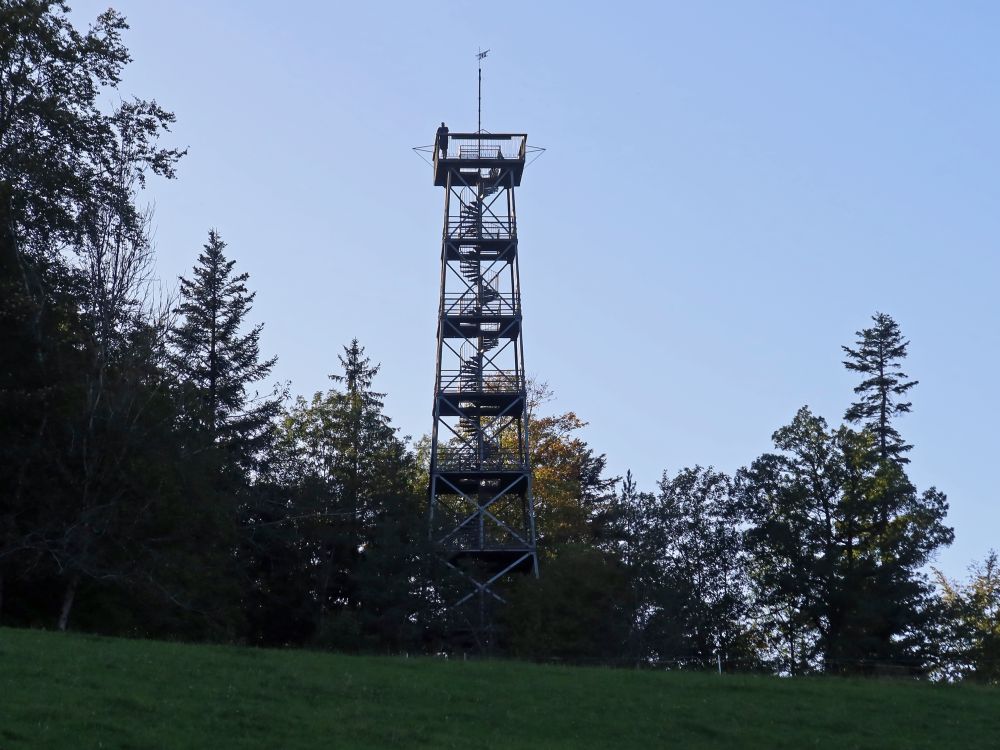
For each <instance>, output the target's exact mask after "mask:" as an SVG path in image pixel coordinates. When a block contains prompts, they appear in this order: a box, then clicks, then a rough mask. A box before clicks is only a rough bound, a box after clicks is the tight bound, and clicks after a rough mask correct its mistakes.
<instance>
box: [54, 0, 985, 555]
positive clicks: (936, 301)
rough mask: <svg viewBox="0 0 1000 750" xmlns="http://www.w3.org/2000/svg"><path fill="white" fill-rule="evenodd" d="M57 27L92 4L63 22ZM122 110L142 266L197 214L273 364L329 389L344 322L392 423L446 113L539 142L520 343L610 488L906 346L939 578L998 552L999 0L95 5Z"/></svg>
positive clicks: (646, 480)
mask: <svg viewBox="0 0 1000 750" xmlns="http://www.w3.org/2000/svg"><path fill="white" fill-rule="evenodd" d="M71 4H72V5H73V8H74V14H73V17H74V18H75V19H76V21H77V23H78V24H83V23H85V22H86V21H87V20H89V19H91V18H93V17H94V16H95V15H96V13H97V12H99V11H100V10H101V9H103V7H106V5H107V2H104V3H100V2H91V1H90V0H87V1H82V0H81V1H79V2H74V3H71ZM115 7H117V8H118V9H119V10H121V11H122V12H123V13H124V14H125V15H126V16H127V17H128V19H129V21H130V23H131V25H132V29H131V31H130V32H129V33H128V35H127V43H128V45H129V47H130V49H131V50H132V52H133V57H134V58H135V62H134V63H133V64H132V65H131V66H130V67H129V70H128V73H127V75H126V78H125V81H124V84H123V86H122V92H123V93H124V94H125V95H131V94H136V95H139V96H143V97H154V98H156V99H157V100H158V101H159V102H160V103H161V104H162V105H164V106H165V107H167V108H168V109H171V110H173V111H174V112H176V114H177V117H178V123H177V126H176V127H175V129H174V134H173V138H172V139H171V141H172V143H174V144H177V145H181V146H187V147H188V148H189V149H190V153H189V155H188V157H187V158H186V159H185V160H184V161H183V163H182V164H181V168H180V170H179V179H178V180H177V181H175V182H173V183H162V182H160V183H153V184H151V186H150V190H149V198H150V200H152V201H153V202H155V205H156V224H157V233H156V240H157V247H158V254H159V272H160V276H161V278H162V279H163V280H164V281H166V282H167V283H168V284H171V285H173V284H174V283H175V279H176V277H177V276H178V274H181V273H185V272H187V271H188V269H189V268H190V267H191V265H192V264H193V262H194V260H195V257H196V256H197V253H198V251H199V249H200V247H201V245H202V243H203V242H204V240H205V237H206V234H207V231H208V229H209V228H210V227H215V228H217V229H218V230H219V231H220V232H221V234H222V236H223V238H224V239H225V240H226V241H227V242H228V243H229V247H230V254H231V256H232V257H233V258H235V259H236V260H237V263H238V267H239V268H241V269H242V270H246V271H248V272H249V273H250V274H251V285H252V287H253V288H254V289H256V291H257V293H258V296H257V302H256V306H255V309H254V312H253V316H254V318H255V320H258V321H264V322H265V329H264V334H263V348H264V352H265V353H266V354H268V355H270V354H277V355H278V357H279V363H278V366H277V368H276V371H275V378H276V379H280V380H290V381H291V383H292V389H293V392H296V393H303V394H308V393H311V392H312V391H314V390H316V389H320V388H326V387H327V386H328V381H327V380H326V375H327V374H328V373H329V372H332V371H334V370H335V369H336V367H337V359H336V356H337V353H338V352H339V351H340V347H341V346H342V345H343V344H345V343H347V342H348V341H349V340H350V339H351V338H352V337H354V336H357V337H358V338H359V339H360V340H361V342H362V343H363V344H364V345H365V346H366V347H367V350H368V353H369V354H370V355H371V357H372V358H373V359H374V360H376V361H378V362H381V363H382V374H381V377H380V379H379V381H378V385H379V386H380V388H381V389H382V390H385V391H387V392H388V394H389V395H388V398H387V404H388V411H389V413H390V414H391V415H392V416H393V418H394V420H395V422H396V423H397V424H398V425H399V426H400V427H401V428H402V429H403V431H404V432H405V433H407V434H411V435H414V436H418V435H420V434H423V433H425V432H427V431H429V429H430V426H431V411H430V409H431V396H432V387H433V383H432V381H433V368H434V336H435V325H436V323H435V315H436V312H437V294H438V289H437V285H438V274H439V267H438V264H439V253H440V246H439V238H440V221H441V207H442V199H443V196H442V191H441V190H440V189H439V188H434V187H433V185H432V184H431V175H430V168H429V167H428V166H427V165H425V164H424V163H423V162H421V161H420V160H419V159H418V158H417V157H416V156H415V155H414V154H413V153H412V152H411V150H410V149H411V147H413V146H419V145H423V144H428V143H430V142H431V141H432V139H433V133H434V129H435V127H436V126H437V124H438V123H439V122H440V121H441V120H445V121H446V122H447V123H448V124H449V126H450V127H451V128H452V129H453V130H463V129H469V130H471V129H474V128H475V117H476V67H475V52H476V50H477V49H478V48H479V47H482V48H484V49H485V48H489V49H490V50H491V53H490V56H489V57H488V58H487V60H486V63H485V69H484V107H483V118H484V119H483V125H484V127H485V128H487V129H489V130H493V131H494V132H501V131H508V132H509V131H516V132H527V133H528V134H529V143H530V144H533V145H539V146H545V147H546V148H547V149H548V150H547V152H546V153H545V155H544V157H543V158H541V159H540V160H539V161H538V162H537V163H535V164H533V165H532V166H531V167H530V168H529V169H528V171H527V172H526V175H525V179H524V183H523V186H522V188H521V189H520V192H519V193H518V209H519V211H518V213H519V217H518V218H519V224H520V226H519V236H520V257H521V274H522V287H523V294H524V298H523V304H524V314H525V324H524V331H525V352H526V359H527V364H528V370H529V371H530V372H531V373H534V374H535V376H536V377H538V378H539V379H542V380H546V381H548V382H549V384H550V385H551V386H552V387H553V389H554V390H555V392H556V394H557V396H558V400H557V402H556V403H555V404H554V407H553V408H556V409H560V410H573V411H576V412H577V413H578V414H579V415H580V416H581V417H582V418H584V419H586V420H587V421H589V423H590V426H589V427H588V428H587V433H586V438H587V439H588V440H589V441H590V442H591V444H592V445H593V446H594V447H595V448H596V449H597V450H598V451H601V452H606V453H607V454H608V458H609V465H610V468H611V470H612V471H613V472H614V473H616V474H621V473H624V471H625V470H626V469H629V468H631V469H632V471H633V473H634V474H635V475H636V477H637V478H638V480H639V481H640V483H641V484H642V485H643V486H645V487H647V488H650V487H652V485H653V483H654V482H655V481H656V479H657V478H658V477H659V475H660V473H661V472H662V471H663V470H664V469H668V470H670V471H675V470H676V469H678V468H680V467H683V466H687V465H693V464H695V463H700V464H703V465H707V464H712V465H715V466H716V467H718V468H721V469H724V470H726V471H734V470H736V469H737V468H739V467H740V466H742V465H745V464H746V463H748V462H750V461H751V460H752V459H753V458H754V457H755V456H757V455H759V454H760V453H762V452H764V451H766V450H767V449H768V448H769V447H770V439H769V438H770V434H771V433H772V432H773V431H774V430H775V429H776V428H777V427H779V426H781V425H783V424H786V423H787V422H788V421H789V420H790V419H791V418H792V416H793V415H794V413H795V411H796V409H797V408H798V407H800V406H802V405H803V404H808V405H809V406H810V407H811V408H812V409H813V410H814V411H816V412H817V413H820V414H822V415H824V416H825V417H826V418H827V419H828V420H829V421H830V422H832V423H838V422H839V419H840V417H841V416H842V414H843V411H844V409H845V408H846V406H847V404H848V403H849V402H850V400H851V398H852V393H851V388H852V386H853V384H854V382H855V378H854V377H853V376H852V375H851V374H850V373H848V372H846V371H845V370H844V369H843V367H842V365H841V360H842V356H841V351H840V346H841V344H850V343H852V342H853V339H854V332H855V331H856V330H858V329H860V328H861V327H863V326H865V325H867V324H868V322H869V317H870V316H871V314H872V313H874V312H875V311H876V310H880V311H884V312H887V313H889V314H891V315H892V316H894V317H895V318H896V319H897V321H898V322H899V323H900V325H901V326H902V329H903V332H904V333H905V334H906V336H907V337H908V338H910V340H911V341H912V343H911V347H910V358H909V360H908V363H907V364H908V372H909V374H910V375H911V376H913V377H915V378H917V379H919V381H920V384H919V385H918V386H917V387H916V388H915V389H914V390H913V391H912V398H913V402H914V407H913V413H912V414H911V415H908V416H906V417H905V418H904V419H902V420H901V421H900V423H899V428H900V430H901V431H902V433H903V434H904V436H905V437H906V438H907V439H908V440H910V441H911V442H912V443H914V444H915V446H916V447H915V448H914V449H913V451H912V454H911V457H912V464H911V471H910V474H911V477H912V478H913V479H914V481H915V482H916V483H917V484H918V486H920V487H921V488H924V487H927V486H930V485H932V484H933V485H936V486H938V487H939V488H941V489H942V490H944V491H945V492H946V493H947V494H948V496H949V499H950V502H951V508H952V510H951V515H950V521H951V523H952V524H953V525H954V526H955V528H956V533H957V540H956V542H955V544H954V546H953V547H952V548H951V549H949V550H947V551H945V552H943V553H942V554H941V555H940V558H939V561H938V562H939V564H940V566H941V567H942V568H943V569H944V570H945V571H946V572H947V573H949V574H951V575H962V574H963V573H964V569H965V567H966V565H967V564H968V563H969V562H970V561H971V560H972V559H974V558H981V557H983V556H984V555H985V553H986V551H987V550H988V549H989V548H990V547H1000V533H998V529H1000V498H998V493H997V490H996V486H995V472H996V468H997V452H998V447H1000V446H998V440H997V417H998V414H1000V397H998V395H997V387H996V381H997V377H996V372H997V371H998V370H1000V306H998V304H997V298H996V290H997V285H998V280H1000V261H998V254H997V250H998V243H1000V206H998V205H997V204H998V201H1000V184H998V183H1000V176H998V175H1000V170H998V166H1000V135H998V134H1000V97H998V96H997V91H998V90H1000V53H998V52H997V47H996V39H997V38H1000V8H998V6H996V5H995V4H993V3H986V2H962V3H943V2H939V3H930V2H881V3H870V2H837V3H833V2H824V3H802V2H755V3H749V2H715V3H690V2H683V3H681V2H668V3H659V2H658V3H627V2H619V3H579V2H576V3H521V2H508V3H504V4H499V5H498V4H486V3H469V2H456V3H419V4H418V3H397V4H393V3H384V2H383V3H357V2H354V3H334V2H302V3H296V4H278V3H263V2H249V1H246V0H244V1H243V2H224V1H221V0H219V1H216V2H193V1H189V0H174V2H171V3H151V2H148V0H119V2H118V3H117V4H116V6H115Z"/></svg>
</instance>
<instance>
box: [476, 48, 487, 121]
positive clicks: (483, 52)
mask: <svg viewBox="0 0 1000 750" xmlns="http://www.w3.org/2000/svg"><path fill="white" fill-rule="evenodd" d="M488 54H490V51H489V50H484V49H483V48H482V47H480V48H479V52H477V53H476V59H477V60H478V61H479V107H478V109H477V111H476V132H477V133H481V132H482V130H483V58H485V57H486V56H487V55H488Z"/></svg>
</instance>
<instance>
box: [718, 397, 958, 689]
mask: <svg viewBox="0 0 1000 750" xmlns="http://www.w3.org/2000/svg"><path fill="white" fill-rule="evenodd" d="M774 445H775V448H776V449H777V450H778V451H779V452H778V453H772V454H766V455H764V456H761V457H760V458H759V459H757V460H756V461H754V462H753V464H751V466H750V467H749V468H748V469H745V470H743V471H741V472H740V475H739V477H738V479H737V483H738V491H739V494H740V500H741V503H742V505H743V510H744V513H745V518H746V521H747V523H748V524H749V529H748V531H747V534H746V539H747V546H748V549H749V550H750V552H751V554H752V556H753V559H752V563H751V564H752V569H751V574H752V576H753V580H754V583H755V586H756V590H757V599H758V603H759V606H760V607H761V609H762V611H763V612H764V613H766V615H765V616H766V618H767V620H766V627H767V628H768V629H770V630H772V631H773V632H774V633H775V634H776V635H777V636H778V639H777V640H776V641H775V642H774V643H773V644H772V648H773V649H774V653H775V656H776V658H777V660H778V662H779V663H780V664H782V665H783V667H784V668H785V669H787V670H789V671H791V672H793V673H794V672H799V671H803V670H806V669H809V668H810V667H814V666H822V667H823V668H825V669H827V670H831V671H838V670H842V669H857V668H864V666H865V665H876V664H880V663H881V664H886V663H900V662H907V661H908V662H910V663H912V664H913V665H914V667H915V668H917V667H919V665H920V663H921V658H920V655H919V654H918V653H916V652H915V650H914V649H915V648H916V645H915V644H916V642H917V641H918V640H919V639H918V637H917V633H918V631H919V629H920V628H921V627H922V626H923V625H924V624H925V613H924V608H925V605H926V603H927V600H928V595H929V587H928V585H927V582H926V580H925V578H924V576H923V575H922V574H921V573H920V569H921V567H922V566H923V565H924V564H925V563H927V561H928V560H929V559H930V556H931V555H932V554H933V552H934V551H935V550H937V549H939V548H940V547H941V546H943V545H947V544H950V543H951V541H952V539H953V536H954V535H953V532H952V530H951V529H950V528H948V527H947V526H946V525H945V524H944V517H945V515H946V513H947V508H948V505H947V501H946V499H945V497H944V495H943V494H942V493H940V492H938V491H937V490H935V489H933V488H932V489H930V490H927V491H925V492H924V493H922V494H918V493H917V491H916V489H915V488H914V487H913V485H912V484H911V483H910V482H909V480H908V479H907V478H906V475H905V474H904V473H903V471H902V469H901V467H900V465H899V464H898V463H896V462H894V461H887V460H883V459H881V458H880V456H879V453H878V448H877V446H876V442H875V437H874V436H873V435H872V434H871V433H869V432H863V433H856V432H853V431H851V430H849V429H848V428H844V427H842V428H840V429H839V430H837V431H836V432H830V430H829V429H828V428H827V425H826V422H825V421H824V420H823V419H822V418H821V417H817V416H815V415H813V414H812V413H811V412H810V411H809V410H808V409H807V408H805V407H803V408H802V409H800V410H799V412H798V414H796V416H795V419H794V420H793V421H792V423H791V424H789V425H788V426H786V427H783V428H781V429H780V430H778V431H777V432H775V433H774Z"/></svg>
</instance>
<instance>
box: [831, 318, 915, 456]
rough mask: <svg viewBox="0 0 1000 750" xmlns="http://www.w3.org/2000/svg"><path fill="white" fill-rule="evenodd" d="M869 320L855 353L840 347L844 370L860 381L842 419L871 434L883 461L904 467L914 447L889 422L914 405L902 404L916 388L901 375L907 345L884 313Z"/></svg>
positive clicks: (860, 335)
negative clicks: (842, 351) (844, 356)
mask: <svg viewBox="0 0 1000 750" xmlns="http://www.w3.org/2000/svg"><path fill="white" fill-rule="evenodd" d="M872 320H873V321H874V323H875V325H874V326H872V327H871V328H865V329H863V330H861V331H858V332H857V336H858V341H857V349H851V348H850V347H848V346H844V347H841V348H842V349H843V350H844V353H845V354H846V355H847V359H846V360H844V367H846V368H847V369H848V370H853V371H854V372H857V373H860V374H861V376H862V377H863V380H862V381H861V382H860V383H859V384H858V385H857V386H855V388H854V392H855V393H856V394H858V396H859V398H858V400H857V401H855V402H854V403H853V404H851V405H850V406H849V407H848V409H847V412H846V413H845V414H844V419H846V420H847V421H848V422H851V423H853V424H860V425H862V426H863V427H865V428H867V429H869V430H871V432H872V434H873V435H875V439H876V441H877V445H878V449H879V455H880V456H881V457H882V458H883V459H889V458H891V459H892V460H894V461H896V462H897V463H903V464H905V463H908V462H909V460H910V459H908V458H906V457H905V456H904V455H903V454H904V453H906V452H907V451H908V450H910V448H912V447H913V446H912V445H908V444H907V443H906V442H905V441H904V440H903V438H902V437H901V436H900V434H899V431H898V430H897V429H896V428H895V426H894V425H893V423H892V421H893V418H894V417H896V416H898V415H900V414H906V413H907V412H909V411H910V407H911V406H912V405H913V404H911V403H910V402H909V401H903V400H902V398H903V397H905V396H906V394H907V393H908V392H909V390H910V389H911V388H912V387H913V386H915V385H916V384H917V381H916V380H908V379H907V375H906V373H904V372H902V361H903V360H904V359H906V349H907V347H908V346H909V345H910V342H909V341H906V340H904V339H903V334H902V333H901V332H900V330H899V324H897V323H896V321H895V320H893V319H892V318H891V317H890V316H888V315H886V314H885V313H875V315H873V316H872Z"/></svg>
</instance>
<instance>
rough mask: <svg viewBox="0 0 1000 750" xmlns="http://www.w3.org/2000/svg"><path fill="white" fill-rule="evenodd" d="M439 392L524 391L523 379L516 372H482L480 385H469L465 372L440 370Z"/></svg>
mask: <svg viewBox="0 0 1000 750" xmlns="http://www.w3.org/2000/svg"><path fill="white" fill-rule="evenodd" d="M439 385H440V392H441V393H448V394H455V393H521V392H522V391H523V390H524V378H522V377H521V375H520V373H518V371H517V370H495V369H492V368H488V369H485V370H484V371H483V379H482V384H481V385H480V383H479V382H478V379H477V382H475V383H471V382H470V378H469V373H468V372H467V371H465V370H441V382H440V384H439Z"/></svg>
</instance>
